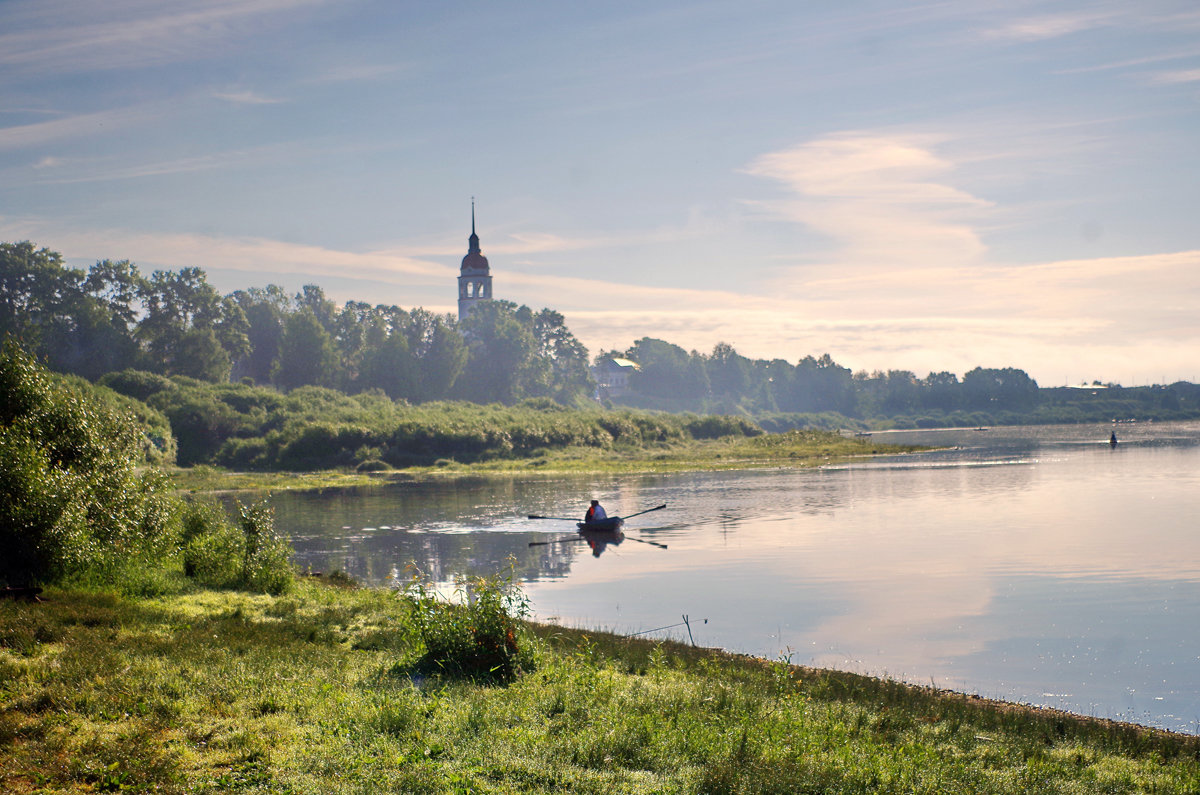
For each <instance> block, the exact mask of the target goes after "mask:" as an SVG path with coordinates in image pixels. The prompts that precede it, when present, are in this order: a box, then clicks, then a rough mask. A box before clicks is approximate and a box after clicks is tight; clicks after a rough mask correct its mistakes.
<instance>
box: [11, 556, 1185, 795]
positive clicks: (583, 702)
mask: <svg viewBox="0 0 1200 795" xmlns="http://www.w3.org/2000/svg"><path fill="white" fill-rule="evenodd" d="M490 587H491V589H492V590H491V593H492V594H493V597H492V598H491V599H490V600H489V599H486V598H485V599H481V600H477V601H476V603H475V606H473V607H470V608H467V607H462V606H455V605H453V604H450V603H448V602H445V601H443V600H441V599H440V598H438V597H437V596H435V595H433V594H432V593H431V592H428V591H425V590H422V589H421V587H420V586H419V585H418V586H416V587H410V588H409V589H408V590H407V591H401V592H393V591H383V590H370V589H358V588H354V587H353V586H352V584H349V583H345V582H341V581H339V582H334V583H323V582H317V581H313V580H310V579H307V578H305V579H303V580H302V581H300V582H298V583H297V584H295V585H294V587H293V588H291V589H290V591H289V592H287V593H283V594H279V595H275V596H272V595H265V594H251V593H246V592H239V591H234V590H204V589H195V590H186V591H184V592H180V593H175V594H171V595H162V596H157V597H136V598H134V597H128V596H121V595H119V594H117V593H115V592H105V591H96V590H87V591H80V590H70V589H62V588H52V589H48V590H47V591H46V592H45V593H44V595H43V596H44V598H45V601H42V602H13V601H12V600H7V601H6V602H5V603H3V604H0V704H2V706H0V790H3V791H5V792H12V793H34V792H47V793H48V792H181V793H182V792H189V793H218V792H247V793H309V792H311V793H379V792H410V793H550V792H589V793H614V792H627V793H797V792H800V793H877V792H885V793H891V792H894V793H926V792H927V793H945V792H962V793H975V792H1012V793H1030V792H1039V793H1101V792H1106V793H1109V792H1111V793H1118V792H1120V793H1123V792H1158V793H1168V792H1180V793H1183V792H1196V791H1197V790H1198V789H1200V738H1195V737H1186V736H1180V735H1171V734H1167V733H1163V732H1157V731H1153V730H1150V729H1145V728H1139V727H1134V726H1130V725H1124V724H1114V723H1109V722H1105V721H1099V720H1094V719H1086V718H1079V717H1074V716H1069V715H1065V714H1061V713H1056V712H1051V711H1042V710H1035V709H1030V708H1025V707H1019V706H1014V705H1007V704H1002V703H995V702H988V701H984V700H980V699H976V698H972V697H967V696H962V695H958V694H953V693H945V692H937V691H933V690H931V689H927V688H917V687H911V686H906V685H903V684H900V683H897V682H892V681H887V680H878V679H871V678H868V677H863V676H859V675H855V674H848V673H839V672H833V671H817V670H809V669H804V668H800V667H796V666H792V665H789V664H787V661H786V660H777V661H763V660H756V659H750V658H742V657H735V656H731V655H727V654H723V653H720V652H716V651H709V650H702V649H694V648H691V647H687V646H682V645H679V644H674V643H654V642H651V641H647V640H631V639H627V638H621V637H616V636H612V635H606V634H603V633H594V632H585V631H579V630H572V629H564V628H560V627H553V626H544V625H543V626H536V625H531V624H527V623H524V622H522V621H520V620H519V616H520V614H521V613H522V606H523V601H522V598H521V596H520V593H519V591H512V590H509V589H508V588H507V586H506V584H504V583H492V584H491V586H490ZM486 589H487V586H485V590H486Z"/></svg>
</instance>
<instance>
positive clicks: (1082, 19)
mask: <svg viewBox="0 0 1200 795" xmlns="http://www.w3.org/2000/svg"><path fill="white" fill-rule="evenodd" d="M1116 16H1117V14H1116V13H1114V12H1110V11H1098V12H1095V11H1093V12H1081V13H1076V14H1046V15H1042V16H1035V17H1025V18H1023V19H1016V20H1013V21H1011V22H1008V23H1007V24H1004V25H1001V26H999V27H995V28H992V29H990V30H988V31H987V34H986V35H987V36H988V37H990V38H998V39H1013V40H1017V41H1044V40H1046V39H1057V38H1060V37H1062V36H1069V35H1071V34H1072V33H1079V32H1081V31H1085V30H1091V29H1093V28H1099V27H1103V26H1106V25H1110V24H1112V23H1113V21H1114V19H1115V18H1116Z"/></svg>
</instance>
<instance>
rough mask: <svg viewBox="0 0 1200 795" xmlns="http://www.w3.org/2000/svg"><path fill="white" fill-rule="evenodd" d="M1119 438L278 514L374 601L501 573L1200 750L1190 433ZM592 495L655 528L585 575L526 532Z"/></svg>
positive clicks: (533, 594) (536, 588)
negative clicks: (1198, 739)
mask: <svg viewBox="0 0 1200 795" xmlns="http://www.w3.org/2000/svg"><path fill="white" fill-rule="evenodd" d="M1116 428H1117V433H1118V436H1119V437H1120V439H1121V443H1120V444H1119V445H1118V446H1117V447H1116V448H1110V447H1109V445H1108V444H1107V439H1108V433H1109V430H1110V426H1107V425H1105V426H1096V425H1092V426H1050V427H1041V428H1015V429H994V430H990V431H971V430H966V431H936V432H903V433H894V434H884V435H883V438H884V439H886V440H888V441H892V440H894V441H896V442H913V443H918V444H936V445H945V446H947V447H949V448H950V449H945V450H940V451H936V452H930V453H922V454H915V455H905V456H895V457H885V458H875V459H871V460H864V461H860V462H854V463H851V464H849V465H841V466H831V467H826V468H822V469H816V470H802V471H793V470H768V471H748V472H706V473H686V474H677V475H638V476H628V477H607V476H606V477H601V478H586V477H570V478H549V477H547V478H533V479H525V480H507V479H506V480H496V481H492V480H468V481H461V482H455V483H444V484H437V485H434V486H427V485H422V486H414V485H398V486H395V487H389V488H379V489H369V490H362V491H359V492H355V493H353V494H349V495H339V496H335V497H331V496H324V497H321V496H317V495H287V494H281V495H277V497H276V498H275V503H276V507H277V512H278V526H279V527H280V528H282V529H283V530H285V531H290V532H292V533H293V534H294V539H293V541H294V544H295V546H296V549H297V553H298V557H299V559H300V560H301V561H302V562H308V563H311V564H312V565H313V566H314V567H315V568H326V569H328V568H343V569H345V570H347V571H348V572H350V573H351V574H354V575H355V576H359V577H361V578H363V579H366V580H368V581H371V582H374V583H378V584H385V583H388V582H394V581H395V579H394V578H397V577H399V578H403V576H404V575H403V573H402V572H403V569H404V566H405V564H407V563H408V562H410V561H415V562H416V564H417V565H418V566H419V567H420V568H422V570H424V571H426V572H430V573H431V574H432V575H433V576H435V577H436V578H438V579H439V580H441V581H443V582H446V583H449V582H450V581H452V580H453V579H454V578H455V576H456V575H461V574H464V573H486V572H490V571H496V570H499V569H502V568H503V567H504V561H505V559H506V557H507V556H508V555H513V556H514V557H515V558H516V571H517V575H518V577H520V578H521V579H523V580H524V581H525V589H526V592H527V593H528V595H529V596H530V598H531V600H532V604H533V608H534V610H535V614H536V615H537V617H538V618H541V619H553V620H558V621H561V622H563V623H566V624H570V625H573V626H582V627H585V628H604V629H611V630H614V631H617V632H623V633H635V632H641V631H645V630H651V629H655V628H658V627H666V626H669V625H677V624H680V623H681V618H682V616H684V615H687V616H688V619H689V622H690V626H691V632H692V635H693V637H694V639H695V642H696V643H698V644H701V645H709V646H720V647H724V648H727V649H730V650H733V651H739V652H746V653H751V654H756V655H761V656H764V657H768V658H781V657H788V658H790V659H791V660H792V661H793V662H796V663H805V664H811V665H819V666H829V667H836V668H843V669H848V670H854V671H859V672H862V673H868V674H876V675H887V676H892V677H895V678H899V679H905V680H908V681H914V682H919V683H924V684H929V683H930V682H933V683H934V684H936V685H937V686H939V687H947V688H952V689H956V690H964V691H968V692H974V693H980V694H983V695H986V696H991V697H996V698H1003V699H1007V700H1014V701H1022V702H1030V703H1037V704H1045V705H1048V706H1054V707H1058V708H1062V709H1068V710H1071V711H1074V712H1079V713H1083V714H1091V715H1098V716H1102V717H1114V718H1120V719H1124V720H1132V721H1137V722H1140V723H1146V724H1150V725H1155V726H1162V727H1164V728H1170V729H1174V730H1179V731H1187V732H1191V733H1196V732H1198V731H1200V722H1198V721H1200V638H1198V637H1197V634H1196V632H1195V629H1194V628H1195V627H1196V626H1197V625H1200V539H1197V536H1196V533H1195V532H1194V527H1195V520H1194V517H1195V516H1196V515H1198V513H1200V511H1198V509H1200V423H1163V424H1138V425H1119V426H1116ZM593 495H595V496H597V497H599V498H600V499H601V500H602V501H603V502H604V503H605V504H606V505H607V506H608V508H609V511H610V513H616V514H620V515H628V514H631V513H633V512H635V511H638V510H642V509H644V508H648V507H652V506H654V505H658V504H661V503H667V504H668V506H669V507H668V508H667V509H666V510H662V511H657V512H654V513H649V514H646V515H645V516H642V517H638V518H634V519H631V520H630V522H629V526H628V527H627V535H628V536H629V538H627V539H626V540H625V541H624V542H623V543H621V544H620V545H619V546H609V547H608V548H607V549H605V550H603V552H602V554H601V555H600V556H599V557H594V556H593V555H592V552H591V550H590V549H589V548H588V546H587V545H586V544H584V543H580V542H578V541H576V540H573V538H572V532H571V531H572V530H573V526H572V525H570V524H569V523H568V522H565V521H564V522H559V523H556V522H553V521H538V520H529V519H526V518H525V516H526V515H527V514H544V515H553V516H573V515H575V514H577V513H579V514H581V513H582V510H583V507H584V506H585V505H586V500H587V498H589V497H590V496H593ZM385 527H386V528H387V529H384V528H385ZM557 538H563V539H568V540H566V541H564V542H563V543H558V544H552V545H541V544H539V545H537V546H530V542H531V541H536V542H542V541H548V540H552V539H557ZM637 538H641V539H644V540H653V541H655V542H657V543H664V544H667V545H668V546H669V549H666V550H663V549H660V548H656V547H653V546H649V545H647V544H642V543H638V542H637V541H635V540H634V539H637ZM389 578H393V579H389ZM648 636H649V637H673V638H675V639H682V640H687V638H688V635H687V628H686V627H682V626H676V627H673V628H671V629H668V630H664V631H661V632H652V633H649V635H648Z"/></svg>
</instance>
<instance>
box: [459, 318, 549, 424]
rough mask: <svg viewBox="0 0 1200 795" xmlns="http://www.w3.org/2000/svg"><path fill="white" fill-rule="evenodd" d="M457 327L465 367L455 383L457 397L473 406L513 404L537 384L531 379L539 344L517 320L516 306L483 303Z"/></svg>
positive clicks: (525, 326) (527, 326) (529, 328)
mask: <svg viewBox="0 0 1200 795" xmlns="http://www.w3.org/2000/svg"><path fill="white" fill-rule="evenodd" d="M526 312H528V309H526ZM460 327H461V329H462V331H463V336H464V338H465V339H466V341H467V365H466V369H465V370H464V371H463V373H462V375H460V376H459V378H458V380H457V382H456V384H455V389H454V391H455V393H456V395H457V396H458V397H460V398H462V399H463V400H470V401H474V402H476V403H492V402H500V403H516V402H517V401H519V400H521V399H522V398H524V397H527V396H528V394H529V393H528V392H527V386H528V385H529V383H530V382H531V381H535V382H536V378H533V379H531V378H530V376H531V374H533V375H536V368H537V359H536V354H537V350H538V344H537V340H536V339H535V338H534V336H533V331H532V329H531V327H530V325H527V324H525V323H522V322H521V320H520V319H519V318H518V309H517V306H516V304H514V303H512V302H511V301H483V302H481V303H479V304H478V305H477V306H475V307H474V308H473V309H472V310H471V313H470V314H469V315H467V316H466V317H465V318H463V320H462V321H461V323H460ZM531 371H534V372H533V373H531Z"/></svg>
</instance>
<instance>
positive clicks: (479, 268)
mask: <svg viewBox="0 0 1200 795" xmlns="http://www.w3.org/2000/svg"><path fill="white" fill-rule="evenodd" d="M467 243H468V246H467V256H465V257H463V259H462V269H461V270H462V272H463V273H466V272H467V271H471V272H472V273H480V272H482V273H487V272H488V261H487V257H485V256H483V255H482V254H480V253H479V235H477V234H475V201H474V200H473V199H472V200H471V236H470V237H469V238H467Z"/></svg>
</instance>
